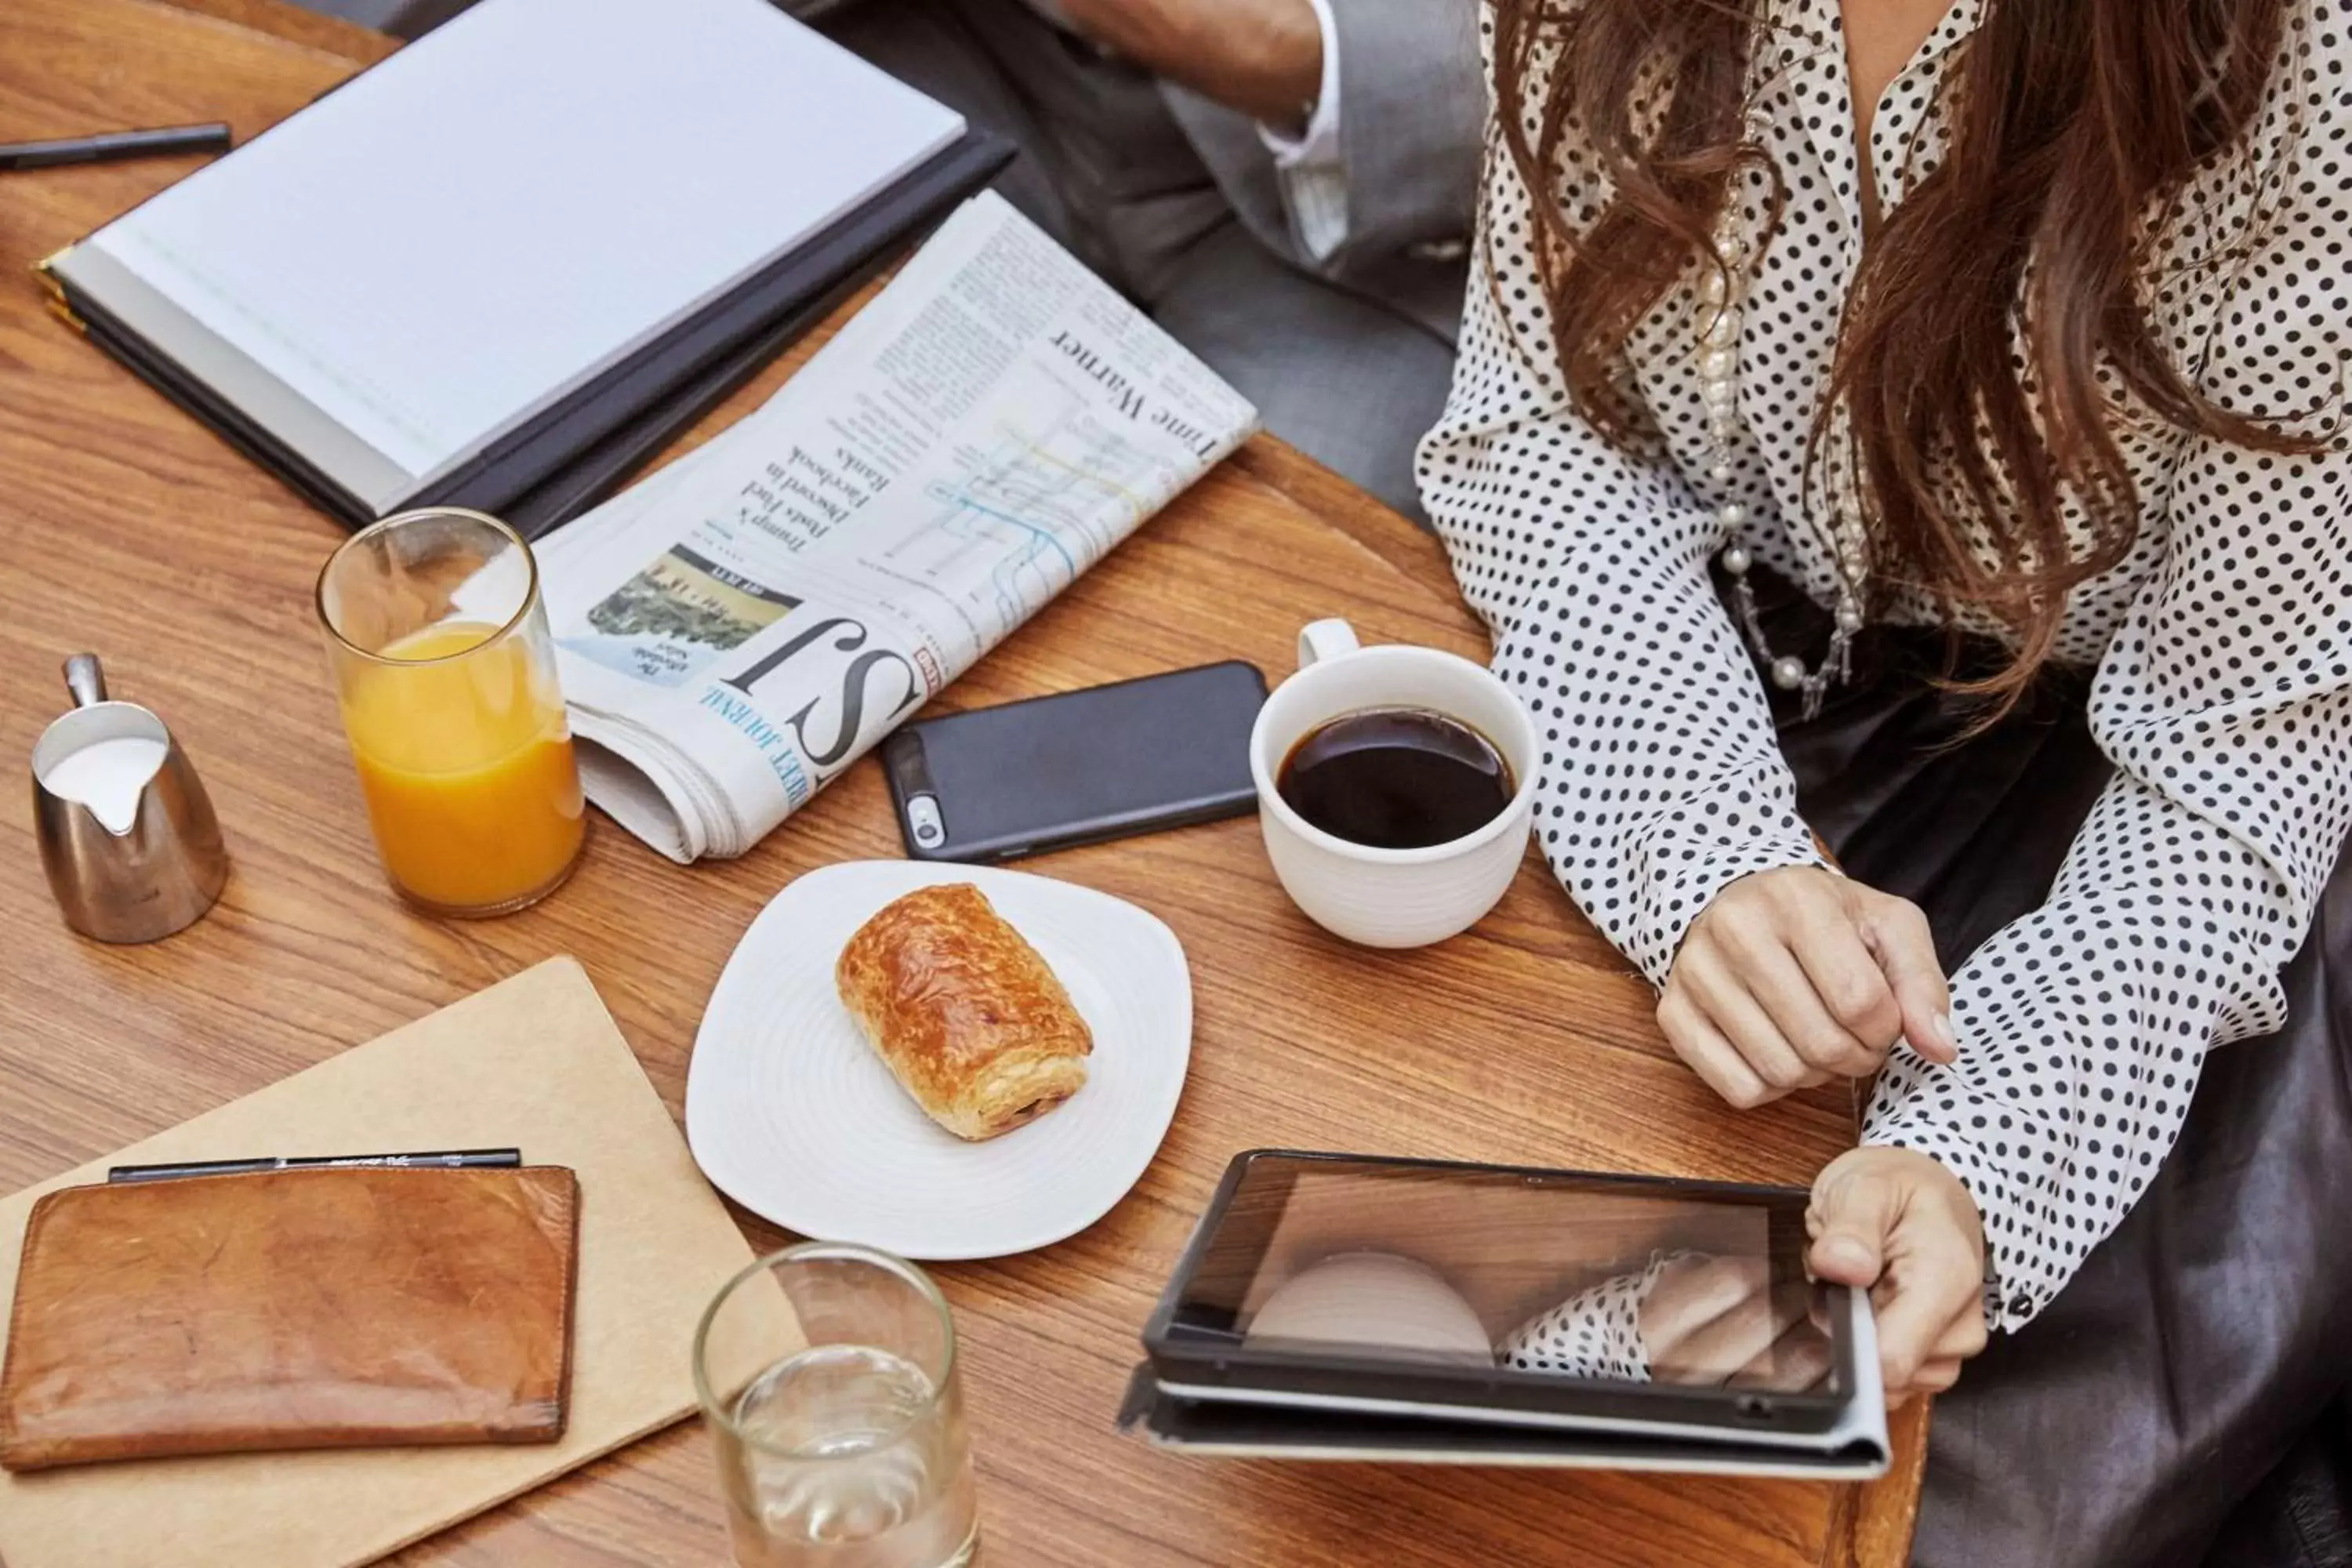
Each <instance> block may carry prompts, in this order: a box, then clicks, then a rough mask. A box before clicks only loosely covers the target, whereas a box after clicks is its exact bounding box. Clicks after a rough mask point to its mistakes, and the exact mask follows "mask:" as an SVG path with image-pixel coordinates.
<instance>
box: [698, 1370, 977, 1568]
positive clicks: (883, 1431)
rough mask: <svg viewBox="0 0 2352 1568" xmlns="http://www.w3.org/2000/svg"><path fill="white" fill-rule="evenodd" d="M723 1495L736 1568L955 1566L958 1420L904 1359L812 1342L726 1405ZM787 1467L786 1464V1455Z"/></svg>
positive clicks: (960, 1509)
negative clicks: (735, 1439) (730, 1429)
mask: <svg viewBox="0 0 2352 1568" xmlns="http://www.w3.org/2000/svg"><path fill="white" fill-rule="evenodd" d="M733 1415H734V1417H735V1421H736V1424H737V1425H738V1426H739V1427H740V1429H741V1431H742V1433H743V1435H744V1436H746V1437H748V1438H750V1439H751V1444H752V1446H753V1447H752V1452H751V1454H749V1455H747V1456H746V1460H745V1463H744V1464H743V1465H742V1466H741V1467H740V1468H739V1469H738V1470H737V1472H736V1474H735V1476H734V1477H733V1478H732V1479H733V1482H734V1484H733V1485H730V1488H729V1492H730V1496H729V1499H728V1502H729V1510H728V1512H729V1523H730V1527H731V1528H732V1529H733V1531H734V1533H735V1543H736V1553H737V1559H738V1561H739V1562H740V1563H742V1564H744V1568H961V1565H962V1564H964V1563H968V1562H970V1561H971V1552H972V1543H973V1537H974V1533H975V1531H976V1529H977V1510H976V1509H975V1506H974V1498H973V1493H972V1481H971V1464H970V1462H969V1460H968V1458H966V1448H965V1438H964V1432H963V1413H962V1410H961V1405H959V1404H958V1402H957V1401H955V1400H954V1399H953V1398H949V1399H943V1400H940V1401H938V1402H937V1403H936V1404H935V1403H934V1402H933V1400H932V1386H931V1380H930V1379H929V1377H928V1376H926V1375H925V1374H924V1373H923V1369H922V1368H921V1367H919V1366H917V1365H916V1364H915V1363H913V1362H910V1361H907V1360H904V1359H902V1358H900V1357H898V1356H895V1355H892V1354H890V1353H889V1352H887V1351H880V1350H876V1349H873V1348H872V1347H870V1346H866V1345H855V1344H829V1345H818V1346H815V1347H814V1348H812V1349H810V1350H807V1351H803V1352H801V1353H800V1354H798V1355H795V1356H793V1357H791V1358H790V1359H788V1360H785V1361H782V1362H779V1363H777V1364H776V1365H774V1366H772V1367H771V1368H769V1369H768V1370H767V1371H766V1372H764V1373H761V1374H760V1375H759V1376H758V1377H756V1378H754V1379H752V1380H751V1383H750V1384H748V1385H747V1386H746V1387H745V1388H744V1390H743V1392H742V1393H741V1394H739V1395H738V1396H737V1397H736V1400H735V1406H734V1410H733ZM788 1455H789V1456H792V1457H787V1456H788Z"/></svg>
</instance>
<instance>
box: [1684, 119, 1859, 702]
mask: <svg viewBox="0 0 2352 1568" xmlns="http://www.w3.org/2000/svg"><path fill="white" fill-rule="evenodd" d="M1770 131H1771V121H1769V119H1768V118H1766V117H1765V116H1764V115H1763V114H1761V113H1760V112H1759V111H1755V110H1751V111H1750V112H1749V115H1748V139H1749V141H1751V142H1757V143H1759V144H1760V143H1761V142H1763V140H1764V138H1765V137H1766V136H1767V135H1768V134H1769V132H1770ZM1735 203H1736V197H1735V198H1727V199H1726V201H1725V203H1724V207H1723V216H1720V217H1719V218H1717V220H1716V226H1715V235H1714V242H1715V255H1716V259H1717V261H1718V262H1719V263H1721V265H1720V266H1718V267H1715V268H1709V269H1708V270H1707V271H1706V274H1705V275H1704V276H1703V277H1701V278H1700V279H1699V290H1698V297H1699V302H1700V306H1701V310H1700V317H1701V321H1702V322H1703V324H1702V326H1701V327H1700V330H1699V347H1698V385H1699V398H1700V401H1701V402H1702V403H1704V404H1705V405H1706V420H1707V426H1706V438H1707V464H1706V477H1707V478H1708V479H1712V480H1714V481H1715V482H1716V483H1717V484H1718V485H1727V484H1729V483H1730V482H1731V479H1732V476H1733V472H1734V470H1733V468H1732V458H1733V456H1734V452H1733V443H1734V442H1736V441H1737V440H1738V437H1739V432H1740V420H1739V335H1740V329H1741V327H1742V326H1743V325H1744V324H1745V322H1746V320H1747V313H1748V283H1749V277H1748V263H1749V261H1750V259H1751V258H1752V256H1753V251H1754V247H1752V246H1751V245H1750V244H1749V243H1748V237H1747V235H1746V234H1744V233H1743V232H1741V229H1740V223H1739V214H1738V207H1737V205H1735ZM1835 488H1836V489H1837V495H1836V497H1835V510H1836V518H1835V520H1834V521H1833V522H1832V525H1831V529H1830V544H1831V547H1832V551H1831V553H1832V559H1833V560H1834V561H1835V563H1836V565H1837V574H1838V598H1837V608H1836V610H1835V612H1834V616H1835V619H1834V621H1833V623H1832V630H1831V632H1830V645H1829V649H1828V651H1827V652H1825V653H1824V654H1823V655H1822V662H1821V663H1820V664H1819V665H1817V666H1815V667H1813V668H1806V665H1805V661H1804V660H1803V659H1801V658H1797V657H1796V656H1794V655H1793V654H1781V655H1778V656H1775V655H1774V653H1773V651H1772V645H1771V643H1770V641H1769V639H1767V638H1766V637H1765V636H1764V621H1763V617H1762V616H1761V615H1760V614H1759V612H1758V610H1757V607H1756V590H1755V589H1754V588H1753V587H1752V586H1750V585H1749V584H1748V569H1749V568H1750V567H1751V566H1753V565H1754V564H1755V557H1754V556H1753V555H1751V554H1750V553H1749V552H1748V546H1747V545H1745V544H1743V543H1741V542H1740V541H1739V531H1740V530H1741V529H1743V528H1745V527H1746V526H1747V524H1748V508H1747V507H1746V506H1744V505H1742V504H1741V503H1740V502H1738V501H1736V500H1727V501H1725V502H1723V503H1722V504H1721V505H1720V506H1718V507H1717V508H1716V512H1715V516H1716V521H1717V522H1719V523H1721V524H1722V525H1723V531H1724V536H1725V537H1726V538H1727V540H1728V541H1729V542H1728V543H1727V544H1726V545H1725V547H1724V549H1723V552H1722V553H1721V554H1719V555H1717V557H1716V559H1717V562H1718V563H1720V564H1721V565H1722V567H1723V570H1724V573H1725V574H1726V575H1727V576H1729V577H1730V579H1731V595H1732V601H1733V604H1734V605H1735V607H1736V608H1737V609H1738V614H1739V622H1740V626H1741V628H1742V629H1743V630H1744V631H1745V632H1746V634H1747V637H1748V647H1750V648H1752V649H1753V650H1754V651H1755V654H1756V660H1757V662H1758V663H1759V664H1761V665H1763V666H1764V667H1765V668H1766V669H1767V670H1768V671H1769V673H1770V675H1771V678H1772V684H1773V685H1775V686H1777V687H1779V688H1780V689H1781V690H1783V691H1794V692H1799V693H1801V694H1802V697H1803V700H1804V716H1805V717H1806V718H1808V719H1811V718H1813V717H1815V716H1816V715H1818V714H1819V713H1820V712H1821V710H1822V696H1823V694H1824V693H1826V692H1827V691H1828V689H1830V688H1831V687H1832V686H1833V685H1842V684H1843V683H1844V682H1845V681H1846V680H1848V679H1852V677H1853V639H1854V636H1855V634H1856V633H1858V632H1860V631H1861V630H1862V628H1863V624H1864V613H1863V600H1862V586H1863V582H1864V577H1865V576H1866V575H1867V574H1868V572H1869V569H1870V556H1869V549H1868V540H1867V537H1866V534H1865V531H1864V525H1863V521H1862V509H1861V507H1860V506H1859V505H1858V504H1857V503H1856V502H1855V500H1854V499H1853V496H1852V494H1850V493H1849V492H1848V490H1847V489H1846V487H1844V486H1843V485H1840V486H1837V487H1835Z"/></svg>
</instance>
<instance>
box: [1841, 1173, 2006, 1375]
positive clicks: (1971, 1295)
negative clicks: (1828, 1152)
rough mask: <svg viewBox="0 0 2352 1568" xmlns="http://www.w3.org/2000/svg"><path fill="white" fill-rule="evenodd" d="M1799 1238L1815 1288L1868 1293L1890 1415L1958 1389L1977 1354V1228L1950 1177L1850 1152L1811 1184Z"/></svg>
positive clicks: (1981, 1332) (1980, 1300) (1973, 1208)
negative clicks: (1807, 1242)
mask: <svg viewBox="0 0 2352 1568" xmlns="http://www.w3.org/2000/svg"><path fill="white" fill-rule="evenodd" d="M1805 1231H1806V1234H1807V1235H1808V1236H1810V1237H1811V1238H1812V1245H1811V1247H1809V1248H1808V1249H1807V1250H1806V1253H1805V1264H1806V1267H1807V1268H1811V1270H1812V1271H1813V1274H1814V1276H1815V1277H1816V1278H1818V1279H1825V1280H1828V1281H1830V1282H1832V1283H1833V1284H1838V1285H1852V1286H1854V1287H1855V1288H1857V1289H1868V1290H1869V1291H1870V1301H1871V1305H1872V1307H1873V1308H1874V1310H1875V1311H1876V1314H1877V1318H1878V1366H1879V1375H1880V1377H1881V1378H1882V1379H1883V1380H1884V1381H1885V1384H1886V1403H1887V1405H1889V1406H1890V1407H1891V1406H1894V1405H1900V1404H1902V1403H1903V1402H1904V1401H1905V1400H1906V1399H1908V1398H1910V1397H1911V1396H1912V1395H1913V1394H1940V1393H1942V1392H1943V1391H1944V1390H1945V1389H1948V1388H1949V1387H1951V1386H1952V1384H1954V1383H1955V1382H1957V1381H1958V1379H1959V1375H1960V1363H1962V1362H1964V1361H1966V1360H1967V1359H1968V1358H1969V1357H1970V1356H1972V1355H1974V1354H1976V1353H1977V1352H1979V1351H1980V1350H1982V1349H1984V1347H1985V1322H1984V1224H1983V1221H1982V1220H1981V1219H1980V1218H1979V1216H1978V1214H1977V1205H1976V1200H1975V1199H1973V1198H1971V1197H1969V1190H1968V1189H1967V1188H1966V1187H1964V1186H1962V1185H1961V1184H1960V1182H1959V1178H1958V1177H1957V1176H1955V1175H1953V1174H1952V1173H1951V1172H1950V1171H1948V1170H1947V1169H1946V1168H1945V1167H1944V1166H1943V1165H1942V1164H1941V1163H1938V1162H1937V1161H1935V1160H1932V1159H1929V1158H1928V1157H1927V1155H1925V1154H1922V1153H1919V1152H1916V1151H1915V1150H1910V1149H1855V1150H1852V1151H1850V1152H1847V1153H1844V1154H1842V1155H1840V1156H1839V1157H1838V1158H1837V1159H1836V1160H1835V1161H1833V1162H1832V1163H1831V1164H1830V1166H1829V1168H1828V1169H1827V1170H1825V1171H1823V1172H1822V1173H1821V1176H1820V1177H1819V1178H1818V1179H1817V1180H1816V1181H1815V1182H1814V1183H1813V1201H1812V1203H1811V1206H1809V1207H1808V1208H1807V1209H1806V1211H1805Z"/></svg>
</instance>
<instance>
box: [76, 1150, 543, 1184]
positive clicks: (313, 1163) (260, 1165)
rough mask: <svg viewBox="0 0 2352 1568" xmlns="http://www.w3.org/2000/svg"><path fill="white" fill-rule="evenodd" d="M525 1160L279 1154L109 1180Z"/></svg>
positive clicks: (122, 1168)
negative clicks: (289, 1155) (270, 1156)
mask: <svg viewBox="0 0 2352 1568" xmlns="http://www.w3.org/2000/svg"><path fill="white" fill-rule="evenodd" d="M521 1163H522V1151H521V1150H520V1149H452V1150H447V1151H443V1152H434V1153H428V1154H310V1155H301V1154H298V1155H294V1156H292V1157H288V1156H285V1155H278V1156H275V1157H272V1158H269V1159H261V1160H198V1161H194V1162H193V1163H185V1164H177V1165H117V1166H115V1167H114V1168H113V1169H111V1170H110V1171H108V1172H107V1173H106V1179H107V1180H108V1181H110V1182H166V1181H172V1180H174V1179H176V1178H178V1177H181V1176H244V1175H251V1174H253V1173H256V1172H259V1171H318V1170H331V1169H339V1168H342V1167H347V1166H348V1167H378V1168H387V1169H394V1170H399V1169H408V1170H415V1169H425V1170H436V1171H476V1170H495V1169H500V1168H510V1167H513V1166H516V1165H520V1164H521Z"/></svg>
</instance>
